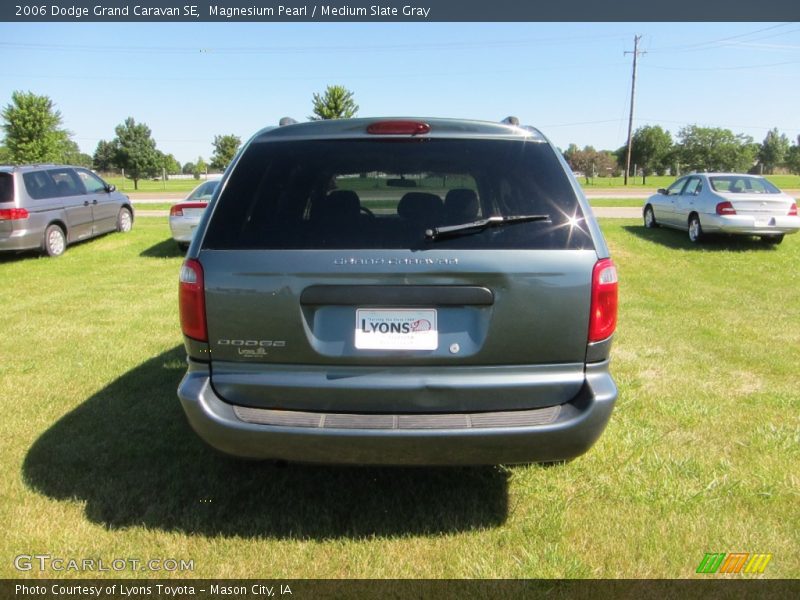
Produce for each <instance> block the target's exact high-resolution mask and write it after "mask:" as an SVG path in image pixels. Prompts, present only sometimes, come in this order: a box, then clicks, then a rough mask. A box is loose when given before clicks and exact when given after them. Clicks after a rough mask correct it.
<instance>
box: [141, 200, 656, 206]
mask: <svg viewBox="0 0 800 600" xmlns="http://www.w3.org/2000/svg"><path fill="white" fill-rule="evenodd" d="M589 205H590V206H636V207H639V208H641V207H642V206H644V200H642V199H641V198H589ZM142 208H144V207H142Z"/></svg>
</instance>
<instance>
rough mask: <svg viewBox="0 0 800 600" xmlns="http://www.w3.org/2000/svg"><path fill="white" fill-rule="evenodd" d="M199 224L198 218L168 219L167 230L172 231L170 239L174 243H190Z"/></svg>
mask: <svg viewBox="0 0 800 600" xmlns="http://www.w3.org/2000/svg"><path fill="white" fill-rule="evenodd" d="M199 224H200V217H170V218H169V228H170V231H172V239H174V240H175V241H176V242H186V243H189V242H191V241H192V238H193V237H194V232H195V230H196V229H197V226H198V225H199Z"/></svg>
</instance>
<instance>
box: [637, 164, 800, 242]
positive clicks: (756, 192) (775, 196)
mask: <svg viewBox="0 0 800 600" xmlns="http://www.w3.org/2000/svg"><path fill="white" fill-rule="evenodd" d="M642 215H643V217H644V225H645V227H658V226H659V225H664V226H665V227H674V228H676V229H681V230H683V231H687V232H688V233H689V240H691V241H692V242H699V241H700V240H701V239H702V237H703V235H704V234H705V233H735V234H743V235H757V236H760V237H761V239H762V240H763V241H764V242H766V243H768V244H780V243H781V242H782V241H783V236H784V235H785V234H788V233H795V232H796V231H797V230H798V229H800V217H799V216H798V215H797V203H796V201H795V200H794V198H792V197H791V196H789V195H788V194H785V193H783V192H782V191H780V190H779V189H778V188H777V187H775V186H774V185H773V184H771V183H770V182H769V181H767V180H766V179H764V178H763V177H759V176H758V175H743V174H739V173H692V174H689V175H685V176H683V177H681V178H680V179H678V180H677V181H676V182H675V183H673V184H672V185H671V186H669V187H668V188H667V189H660V190H658V193H657V194H656V195H654V196H650V197H649V198H648V199H647V201H646V202H645V205H644V207H643V209H642Z"/></svg>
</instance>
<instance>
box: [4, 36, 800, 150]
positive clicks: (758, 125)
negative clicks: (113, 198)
mask: <svg viewBox="0 0 800 600" xmlns="http://www.w3.org/2000/svg"><path fill="white" fill-rule="evenodd" d="M635 35H641V36H642V39H641V42H640V50H643V51H645V52H646V54H643V55H641V56H640V57H639V68H638V73H637V80H636V110H635V120H634V128H636V127H639V126H642V125H661V126H662V127H663V128H665V129H667V130H669V131H670V132H671V133H672V134H673V137H674V136H675V134H677V132H678V130H680V129H681V127H684V126H686V125H692V124H696V125H701V126H710V127H723V128H726V129H731V130H732V131H734V132H735V133H744V134H747V135H750V136H752V137H753V138H754V139H755V140H756V141H758V142H760V141H761V140H763V139H764V136H765V135H766V133H767V131H768V130H769V129H771V128H773V127H777V128H778V129H779V130H780V131H781V132H782V133H785V134H786V135H787V136H788V137H789V138H790V139H791V140H796V139H797V136H798V134H800V109H799V108H798V107H800V41H798V40H800V23H363V24H362V23H14V24H11V23H0V40H1V41H0V65H2V66H0V105H2V106H6V105H7V104H9V103H10V101H11V94H12V92H13V91H14V90H23V91H31V92H34V93H36V94H40V95H47V96H49V97H50V98H51V99H52V100H53V101H54V102H55V105H56V108H57V109H58V110H59V111H60V112H61V115H62V118H63V124H64V126H65V127H66V128H67V129H68V130H69V131H70V132H72V134H73V137H72V139H73V140H74V141H75V142H76V143H77V144H78V145H79V146H80V148H81V150H82V151H83V152H85V153H87V154H93V153H94V150H95V148H96V146H97V143H98V141H100V140H111V139H113V138H114V135H115V134H114V128H115V127H116V126H117V125H119V124H120V123H122V122H123V121H124V120H125V119H126V118H127V117H129V116H130V117H133V118H134V119H135V120H136V121H137V122H144V123H146V124H147V125H148V126H149V127H150V129H151V130H152V133H153V138H154V139H155V140H156V142H157V144H158V148H159V149H160V150H162V151H163V152H165V153H171V154H173V155H174V156H175V157H176V158H177V159H178V160H179V161H180V162H181V163H185V162H187V161H196V160H197V157H198V156H202V157H203V158H204V159H206V160H208V158H209V157H210V156H211V154H212V153H213V147H212V143H211V142H212V140H213V138H214V136H215V135H223V134H235V135H237V136H239V137H240V138H242V140H243V141H245V140H247V139H248V138H249V137H250V136H251V135H253V134H254V133H255V132H256V131H258V130H259V129H261V128H262V127H265V126H268V125H276V124H277V123H278V120H279V119H280V118H281V117H283V116H291V117H293V118H295V119H297V120H305V119H306V118H308V116H309V115H310V114H311V113H312V106H311V98H312V95H313V94H314V93H315V92H317V93H319V92H322V91H324V89H325V87H326V86H327V85H330V84H337V85H344V86H345V87H347V88H348V89H350V90H351V91H353V93H354V96H355V100H356V102H357V103H358V105H359V107H360V109H359V112H358V116H364V117H374V116H423V117H424V116H428V117H455V118H475V119H484V120H490V121H496V120H500V119H502V118H504V117H506V116H508V115H515V116H517V117H519V119H520V121H521V122H522V123H524V124H527V125H533V126H535V127H537V128H539V129H540V130H541V131H542V132H543V133H544V134H545V135H546V136H548V137H549V138H550V139H551V140H552V141H553V142H554V143H555V144H556V145H557V146H559V147H560V148H562V149H566V148H567V146H569V144H571V143H575V144H577V145H578V146H580V147H583V146H586V145H591V146H594V147H595V148H596V149H616V148H618V147H620V146H622V145H624V144H625V140H626V135H627V126H628V111H629V105H630V93H631V55H630V54H624V53H625V51H631V50H632V49H633V39H634V36H635Z"/></svg>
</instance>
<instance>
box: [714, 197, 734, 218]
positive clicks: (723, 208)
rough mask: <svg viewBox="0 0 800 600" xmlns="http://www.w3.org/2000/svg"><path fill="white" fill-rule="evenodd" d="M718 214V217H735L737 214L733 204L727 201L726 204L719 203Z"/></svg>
mask: <svg viewBox="0 0 800 600" xmlns="http://www.w3.org/2000/svg"><path fill="white" fill-rule="evenodd" d="M717 214H718V215H735V214H736V209H735V208H733V204H731V203H730V202H728V201H727V200H726V201H725V202H719V203H718V204H717Z"/></svg>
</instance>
